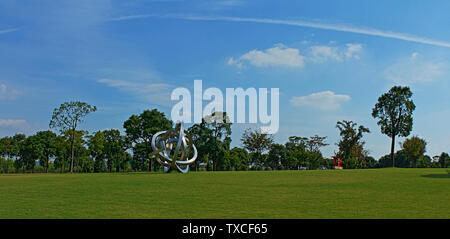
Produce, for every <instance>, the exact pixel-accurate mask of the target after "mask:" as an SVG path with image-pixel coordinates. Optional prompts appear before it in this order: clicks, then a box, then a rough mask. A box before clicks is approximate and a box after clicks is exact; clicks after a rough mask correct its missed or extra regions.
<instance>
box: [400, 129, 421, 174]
mask: <svg viewBox="0 0 450 239" xmlns="http://www.w3.org/2000/svg"><path fill="white" fill-rule="evenodd" d="M426 146H427V142H426V141H425V140H424V139H421V138H419V137H418V136H412V137H411V138H408V139H406V140H405V142H403V144H402V147H403V151H404V152H405V154H406V156H407V157H408V159H409V160H410V161H411V162H412V166H413V167H414V168H415V167H417V161H418V160H419V158H420V157H421V156H423V154H424V153H425V152H426Z"/></svg>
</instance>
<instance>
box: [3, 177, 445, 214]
mask: <svg viewBox="0 0 450 239" xmlns="http://www.w3.org/2000/svg"><path fill="white" fill-rule="evenodd" d="M0 218H450V177H449V175H448V174H447V172H446V171H445V169H370V170H342V171H336V170H324V171H271V172H269V171H267V172H198V173H196V172H190V173H188V174H184V175H183V174H177V173H171V174H162V173H129V174H73V175H69V174H48V175H45V174H34V175H33V174H27V175H23V174H10V175H0Z"/></svg>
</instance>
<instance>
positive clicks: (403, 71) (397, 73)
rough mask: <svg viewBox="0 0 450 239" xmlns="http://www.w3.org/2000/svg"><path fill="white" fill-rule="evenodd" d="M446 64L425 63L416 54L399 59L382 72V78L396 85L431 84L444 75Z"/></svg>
mask: <svg viewBox="0 0 450 239" xmlns="http://www.w3.org/2000/svg"><path fill="white" fill-rule="evenodd" d="M445 68H446V63H444V62H436V61H425V60H423V59H422V57H421V55H420V54H419V53H417V52H414V53H412V54H411V56H410V57H409V58H405V59H401V60H399V61H397V62H396V63H394V64H392V65H391V66H389V67H388V68H387V69H386V70H385V71H384V76H385V77H386V78H387V79H388V80H390V81H392V82H394V83H397V84H412V83H419V82H422V83H423V82H432V81H434V80H436V79H437V78H439V77H440V76H442V75H444V73H445V72H444V69H445Z"/></svg>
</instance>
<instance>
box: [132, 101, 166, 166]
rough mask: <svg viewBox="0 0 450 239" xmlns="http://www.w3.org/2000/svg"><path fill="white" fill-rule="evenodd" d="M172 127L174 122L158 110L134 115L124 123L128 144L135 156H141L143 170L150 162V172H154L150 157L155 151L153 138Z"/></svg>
mask: <svg viewBox="0 0 450 239" xmlns="http://www.w3.org/2000/svg"><path fill="white" fill-rule="evenodd" d="M172 125H173V123H172V121H171V120H168V119H167V118H166V116H165V114H164V113H162V112H159V111H158V110H156V109H153V110H145V111H144V112H142V113H141V114H140V115H132V116H131V117H130V118H129V119H128V120H126V121H125V122H124V124H123V127H124V128H125V133H126V137H127V138H126V139H127V142H128V144H129V145H131V146H132V148H133V156H139V161H140V164H139V168H140V169H141V170H144V168H143V167H144V165H145V162H146V161H148V170H149V171H150V172H151V171H153V159H152V158H151V157H150V155H151V153H152V151H153V150H152V147H151V142H152V137H153V135H154V134H156V133H157V132H159V131H163V130H168V129H171V128H172Z"/></svg>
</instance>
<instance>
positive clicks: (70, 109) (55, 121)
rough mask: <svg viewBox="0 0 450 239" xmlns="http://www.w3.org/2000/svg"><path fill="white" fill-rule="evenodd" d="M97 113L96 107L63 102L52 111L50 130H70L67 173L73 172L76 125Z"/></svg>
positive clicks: (75, 102)
mask: <svg viewBox="0 0 450 239" xmlns="http://www.w3.org/2000/svg"><path fill="white" fill-rule="evenodd" d="M95 111H97V107H95V106H91V105H89V104H88V103H85V102H79V101H71V102H65V103H63V104H61V105H60V106H59V108H55V110H54V111H53V115H52V119H51V120H50V124H49V126H50V128H59V129H60V131H61V132H63V131H67V130H70V131H71V132H72V133H71V134H70V135H71V140H70V142H71V157H70V168H69V172H70V173H72V172H73V162H74V158H75V149H74V144H75V138H74V136H75V131H76V130H77V126H78V124H80V123H82V122H83V121H84V118H85V117H86V116H87V115H88V114H90V113H92V112H95Z"/></svg>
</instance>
